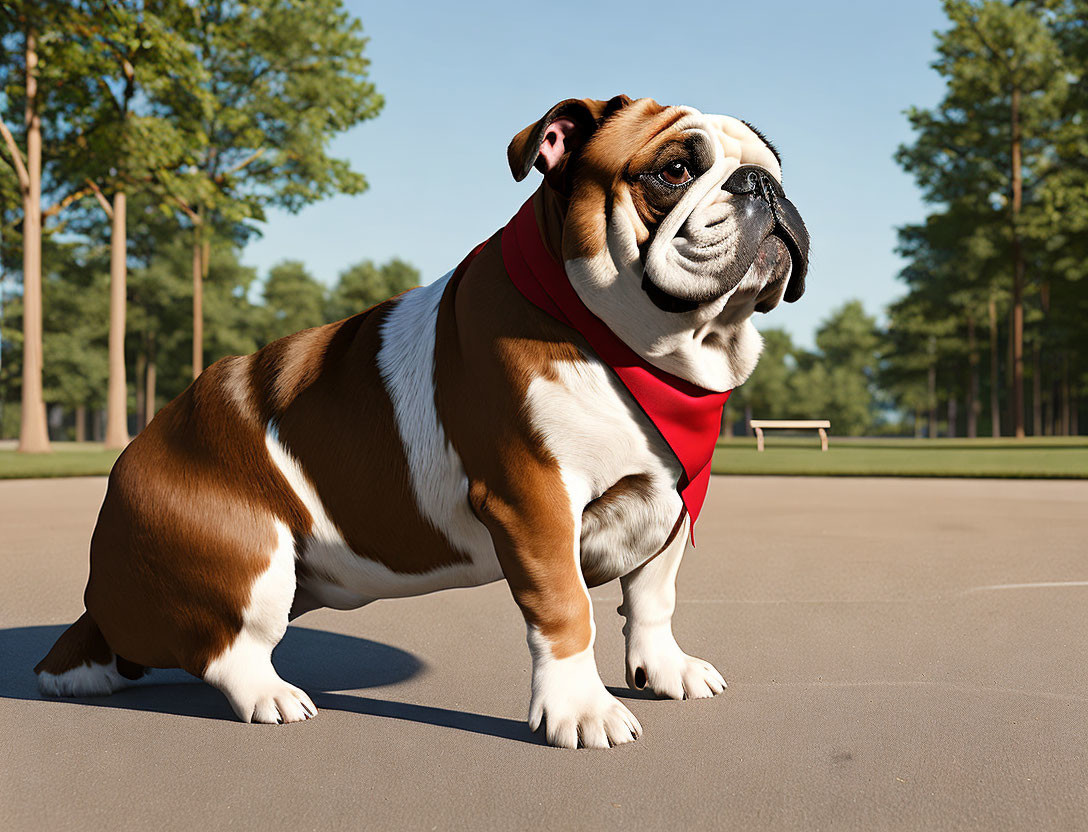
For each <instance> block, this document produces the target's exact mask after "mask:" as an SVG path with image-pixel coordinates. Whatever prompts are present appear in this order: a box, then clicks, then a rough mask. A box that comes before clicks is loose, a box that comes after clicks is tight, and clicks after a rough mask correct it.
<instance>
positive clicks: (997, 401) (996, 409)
mask: <svg viewBox="0 0 1088 832" xmlns="http://www.w3.org/2000/svg"><path fill="white" fill-rule="evenodd" d="M999 383H1000V381H999V377H998V371H997V301H996V300H994V298H993V296H992V295H991V296H990V435H991V436H993V437H994V438H995V439H996V438H997V437H999V436H1001V396H1000V393H1001V391H1000V388H999V386H998V385H999Z"/></svg>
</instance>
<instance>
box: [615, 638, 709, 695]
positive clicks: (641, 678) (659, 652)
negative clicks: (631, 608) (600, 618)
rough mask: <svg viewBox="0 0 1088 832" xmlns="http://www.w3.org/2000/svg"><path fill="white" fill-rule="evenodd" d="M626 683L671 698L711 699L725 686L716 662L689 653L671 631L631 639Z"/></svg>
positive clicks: (628, 647)
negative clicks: (715, 664) (714, 663)
mask: <svg viewBox="0 0 1088 832" xmlns="http://www.w3.org/2000/svg"><path fill="white" fill-rule="evenodd" d="M627 684H628V686H629V687H632V688H636V689H638V690H643V689H645V688H649V689H650V690H652V691H653V692H654V693H656V694H657V695H658V696H666V697H668V698H669V699H709V698H710V697H711V696H716V695H717V694H719V693H721V692H722V691H723V690H725V688H726V684H725V679H723V678H722V674H720V673H719V672H718V671H717V669H716V668H715V667H714V665H712V664H711V663H710V662H707V661H703V660H702V659H697V658H695V657H694V656H689V655H688V654H687V653H685V652H684V651H683V650H681V649H680V647H679V645H677V643H676V641H675V639H673V637H672V634H671V633H669V634H667V635H666V634H664V633H662V634H653V635H648V636H643V637H641V638H639V637H636V638H634V639H632V641H631V642H630V643H629V644H628V646H627Z"/></svg>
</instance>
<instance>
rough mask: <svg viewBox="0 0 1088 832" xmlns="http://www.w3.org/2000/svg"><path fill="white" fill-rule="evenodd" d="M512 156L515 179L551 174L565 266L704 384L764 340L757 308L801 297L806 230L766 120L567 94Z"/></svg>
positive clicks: (749, 362)
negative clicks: (756, 322)
mask: <svg viewBox="0 0 1088 832" xmlns="http://www.w3.org/2000/svg"><path fill="white" fill-rule="evenodd" d="M508 156H509V160H510V169H511V171H512V172H513V174H514V178H515V179H517V180H519V181H520V180H521V179H524V178H525V177H526V176H528V174H529V172H530V171H531V170H532V168H533V167H536V168H537V169H538V170H540V171H541V172H542V173H543V174H544V181H545V184H544V186H543V187H544V189H545V192H546V195H548V196H550V197H554V204H555V205H557V206H558V210H557V211H555V212H553V213H554V220H555V222H556V224H557V225H560V224H561V228H557V229H556V230H555V233H556V234H557V235H558V237H559V245H560V246H561V249H562V257H563V260H564V265H565V267H566V271H567V275H568V276H569V278H570V280H571V283H572V285H573V286H574V288H575V290H576V291H577V292H578V295H579V296H580V297H581V299H582V301H583V302H584V303H585V304H586V306H588V307H589V308H590V310H592V311H593V313H594V314H596V315H597V317H599V318H601V319H602V320H603V321H604V322H605V323H606V324H607V325H608V326H609V327H610V328H611V329H612V331H613V332H615V333H616V334H617V335H618V336H619V337H620V338H621V339H622V340H623V341H624V342H625V343H627V345H628V346H630V347H631V348H632V349H633V350H635V352H637V353H638V354H639V355H641V356H643V357H644V358H645V359H646V360H647V361H649V362H650V363H652V364H654V365H655V366H658V367H660V368H661V369H663V370H665V371H667V372H670V373H672V374H674V375H677V376H679V377H681V378H685V379H687V380H689V381H691V382H693V383H695V384H697V385H699V386H700V387H704V388H706V389H710V390H727V389H730V388H732V387H735V386H737V385H738V384H740V383H741V382H743V381H744V380H745V379H746V378H747V377H748V375H749V374H750V373H751V372H752V370H753V369H754V367H755V364H756V361H757V360H758V357H759V351H760V348H761V345H762V340H761V339H760V337H759V334H758V333H757V332H756V331H755V328H754V327H753V326H752V324H751V322H750V321H749V318H750V317H751V315H752V313H753V312H768V311H770V310H771V309H773V308H774V307H775V306H777V305H778V303H779V301H780V300H782V299H783V298H785V300H786V301H787V302H792V301H795V300H797V299H798V298H800V297H801V295H802V294H803V293H804V290H805V272H806V271H807V268H808V232H807V231H806V230H805V224H804V222H802V220H801V216H800V214H798V213H797V209H796V208H794V206H793V204H792V203H791V202H790V201H789V200H788V199H786V196H785V192H784V191H783V189H782V172H781V162H780V159H779V157H778V153H777V151H775V149H774V147H772V146H771V144H770V143H769V142H768V141H767V140H766V139H764V138H763V136H761V135H760V134H759V132H758V131H756V130H755V129H754V128H752V127H751V126H749V125H748V124H746V123H745V122H743V121H739V120H738V119H735V118H731V117H729V116H717V115H705V114H703V113H701V112H699V111H698V110H695V109H693V108H691V107H664V106H662V105H660V104H658V103H657V102H655V101H652V100H651V99H647V98H643V99H639V100H637V101H632V100H631V99H629V98H628V97H627V96H623V95H621V96H617V97H615V98H613V99H612V100H610V101H607V102H606V101H596V100H593V99H568V100H566V101H562V102H560V103H559V104H556V105H555V106H554V107H552V108H551V110H549V111H548V112H547V113H546V114H545V115H544V117H543V118H541V119H540V120H539V121H537V122H535V123H534V124H531V125H529V126H528V127H526V128H525V129H524V130H522V131H521V132H520V133H518V134H517V135H516V136H515V137H514V139H513V141H512V142H511V143H510V148H509V151H508ZM546 221H547V220H546Z"/></svg>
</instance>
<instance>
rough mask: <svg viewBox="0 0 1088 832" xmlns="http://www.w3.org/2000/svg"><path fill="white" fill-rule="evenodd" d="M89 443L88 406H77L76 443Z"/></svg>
mask: <svg viewBox="0 0 1088 832" xmlns="http://www.w3.org/2000/svg"><path fill="white" fill-rule="evenodd" d="M86 441H87V405H85V404H77V405H76V442H86Z"/></svg>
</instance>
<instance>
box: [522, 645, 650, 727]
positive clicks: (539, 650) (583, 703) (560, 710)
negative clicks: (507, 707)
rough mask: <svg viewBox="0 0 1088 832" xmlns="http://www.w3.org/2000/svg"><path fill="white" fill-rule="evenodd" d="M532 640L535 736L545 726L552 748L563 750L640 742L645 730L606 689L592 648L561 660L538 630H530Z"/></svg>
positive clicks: (531, 716) (531, 710) (532, 723)
mask: <svg viewBox="0 0 1088 832" xmlns="http://www.w3.org/2000/svg"><path fill="white" fill-rule="evenodd" d="M528 641H529V652H530V654H531V655H532V657H533V694H532V699H531V700H530V702H529V729H530V730H531V731H536V730H537V729H538V728H540V726H541V724H543V725H544V734H545V738H546V739H547V741H548V744H549V745H557V746H559V747H560V748H577V747H578V746H579V745H581V746H583V747H585V748H608V747H609V746H611V745H620V744H621V743H625V742H630V741H631V740H633V739H637V738H638V736H639V735H640V734H641V733H642V726H641V725H640V724H639V721H638V720H637V719H636V718H635V716H634V714H632V713H631V712H630V711H629V710H628V709H627V708H626V707H625V706H624V705H623V704H622V703H621V702H620V701H619V700H618V699H616V697H614V696H613V695H612V694H610V693H609V692H608V691H607V690H606V689H605V686H604V683H603V682H602V681H601V677H600V675H599V674H598V673H597V664H596V662H595V661H594V659H593V648H592V647H588V648H586V649H585V650H583V651H582V652H581V653H576V654H575V655H573V656H567V657H566V658H563V659H556V658H555V657H553V656H552V652H551V646H550V645H549V644H548V641H547V639H545V638H544V637H543V636H542V635H541V634H540V633H539V632H537V631H536V629H535V628H533V627H529V635H528Z"/></svg>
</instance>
